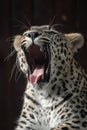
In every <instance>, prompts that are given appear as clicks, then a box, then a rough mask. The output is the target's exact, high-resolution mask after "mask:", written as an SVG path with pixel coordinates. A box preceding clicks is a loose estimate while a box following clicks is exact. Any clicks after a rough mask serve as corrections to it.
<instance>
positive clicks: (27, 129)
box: [13, 25, 87, 130]
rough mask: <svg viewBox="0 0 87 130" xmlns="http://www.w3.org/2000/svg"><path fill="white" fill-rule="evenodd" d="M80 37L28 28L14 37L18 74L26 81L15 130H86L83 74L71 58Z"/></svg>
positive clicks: (86, 80)
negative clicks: (20, 73)
mask: <svg viewBox="0 0 87 130" xmlns="http://www.w3.org/2000/svg"><path fill="white" fill-rule="evenodd" d="M83 45H84V36H83V35H82V34H81V33H76V32H74V33H73V32H72V33H71V32H70V33H62V32H60V31H58V30H56V29H55V28H54V27H53V26H50V25H41V26H35V25H34V26H31V27H30V28H29V29H28V30H26V31H25V32H23V33H22V34H18V35H16V36H15V37H14V41H13V47H14V49H15V51H16V54H17V56H16V60H17V66H19V67H18V69H19V71H20V72H22V73H23V75H24V76H25V78H26V81H27V83H26V89H25V91H24V96H23V106H22V110H21V114H20V116H19V118H18V120H17V126H16V128H15V130H87V74H86V71H85V69H84V68H83V67H82V66H81V65H80V63H78V61H77V60H76V58H75V57H74V54H75V53H76V52H78V50H79V49H80V48H82V47H83Z"/></svg>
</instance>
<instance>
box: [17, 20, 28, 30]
mask: <svg viewBox="0 0 87 130" xmlns="http://www.w3.org/2000/svg"><path fill="white" fill-rule="evenodd" d="M16 20H17V21H18V22H19V23H20V24H21V25H23V26H24V27H26V29H29V27H28V26H27V25H26V24H24V23H23V22H22V21H20V20H18V19H16Z"/></svg>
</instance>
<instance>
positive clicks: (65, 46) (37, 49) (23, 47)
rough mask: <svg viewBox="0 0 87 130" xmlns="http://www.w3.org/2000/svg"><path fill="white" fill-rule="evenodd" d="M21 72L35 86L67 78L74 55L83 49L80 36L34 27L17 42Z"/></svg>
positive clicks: (15, 40)
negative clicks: (58, 78) (59, 78)
mask: <svg viewBox="0 0 87 130" xmlns="http://www.w3.org/2000/svg"><path fill="white" fill-rule="evenodd" d="M13 45H14V48H15V50H16V51H17V59H18V64H19V66H20V70H21V71H22V72H23V73H24V74H25V75H26V77H27V79H28V80H29V82H30V83H31V84H33V85H36V84H41V83H45V84H46V83H48V82H50V81H51V80H53V79H55V78H56V77H61V76H62V77H63V76H66V75H67V73H68V70H69V68H70V65H71V63H72V60H73V55H74V53H75V52H76V51H77V50H78V49H79V48H80V47H82V45H83V37H82V35H81V34H78V33H71V34H62V33H61V32H58V31H56V30H55V29H53V28H51V27H49V26H48V25H46V26H32V27H31V28H30V30H27V31H26V32H24V33H23V35H17V36H16V37H15V39H14V44H13Z"/></svg>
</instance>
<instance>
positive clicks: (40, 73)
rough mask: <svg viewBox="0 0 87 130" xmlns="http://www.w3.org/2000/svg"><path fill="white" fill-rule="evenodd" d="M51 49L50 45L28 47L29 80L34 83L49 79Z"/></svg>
mask: <svg viewBox="0 0 87 130" xmlns="http://www.w3.org/2000/svg"><path fill="white" fill-rule="evenodd" d="M49 60H50V57H49V49H48V46H44V47H39V46H38V45H31V46H30V47H28V49H27V62H28V64H29V68H30V72H29V81H30V82H31V83H32V84H37V83H40V82H46V81H48V80H49V76H50V74H49Z"/></svg>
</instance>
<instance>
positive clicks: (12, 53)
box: [4, 50, 16, 61]
mask: <svg viewBox="0 0 87 130" xmlns="http://www.w3.org/2000/svg"><path fill="white" fill-rule="evenodd" d="M15 53H16V50H13V51H12V52H11V53H10V54H9V55H8V56H7V57H6V58H5V59H4V61H8V60H9V58H10V57H12V56H13V55H14V54H15Z"/></svg>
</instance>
